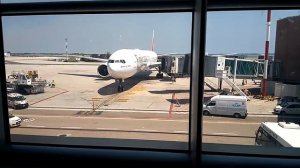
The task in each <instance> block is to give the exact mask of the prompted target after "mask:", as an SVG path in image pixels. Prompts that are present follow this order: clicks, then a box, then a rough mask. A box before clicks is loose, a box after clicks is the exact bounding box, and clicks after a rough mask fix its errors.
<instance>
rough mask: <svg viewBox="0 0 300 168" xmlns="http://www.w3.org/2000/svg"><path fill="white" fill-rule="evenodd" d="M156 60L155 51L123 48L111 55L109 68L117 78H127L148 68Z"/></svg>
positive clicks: (110, 73) (108, 63)
mask: <svg viewBox="0 0 300 168" xmlns="http://www.w3.org/2000/svg"><path fill="white" fill-rule="evenodd" d="M154 62H157V54H156V53H155V52H153V51H149V50H139V49H121V50H118V51H116V52H114V53H113V54H112V55H111V56H110V57H109V60H108V62H107V70H108V73H109V75H110V76H111V77H113V78H115V79H126V78H129V77H131V76H133V75H135V74H136V73H138V72H140V71H144V70H148V69H149V66H150V65H151V64H152V63H154Z"/></svg>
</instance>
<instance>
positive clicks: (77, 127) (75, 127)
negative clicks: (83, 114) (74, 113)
mask: <svg viewBox="0 0 300 168" xmlns="http://www.w3.org/2000/svg"><path fill="white" fill-rule="evenodd" d="M60 128H63V129H80V128H81V127H60Z"/></svg>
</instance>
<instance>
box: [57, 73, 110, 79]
mask: <svg viewBox="0 0 300 168" xmlns="http://www.w3.org/2000/svg"><path fill="white" fill-rule="evenodd" d="M58 74H61V75H72V76H81V77H89V78H96V79H95V80H110V79H112V78H111V77H100V76H99V75H87V74H75V73H58Z"/></svg>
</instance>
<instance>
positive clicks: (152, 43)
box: [151, 30, 154, 51]
mask: <svg viewBox="0 0 300 168" xmlns="http://www.w3.org/2000/svg"><path fill="white" fill-rule="evenodd" d="M151 51H154V30H153V32H152V42H151Z"/></svg>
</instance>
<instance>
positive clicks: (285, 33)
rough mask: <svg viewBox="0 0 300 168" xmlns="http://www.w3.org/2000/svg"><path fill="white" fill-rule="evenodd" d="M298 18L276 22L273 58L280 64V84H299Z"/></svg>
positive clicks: (299, 18) (299, 24)
mask: <svg viewBox="0 0 300 168" xmlns="http://www.w3.org/2000/svg"><path fill="white" fill-rule="evenodd" d="M299 28H300V16H292V17H287V18H284V19H280V20H278V21H277V29H276V42H275V57H274V61H276V62H279V64H280V69H281V72H280V78H279V81H280V82H285V83H290V84H300V38H299V37H300V29H299Z"/></svg>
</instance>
